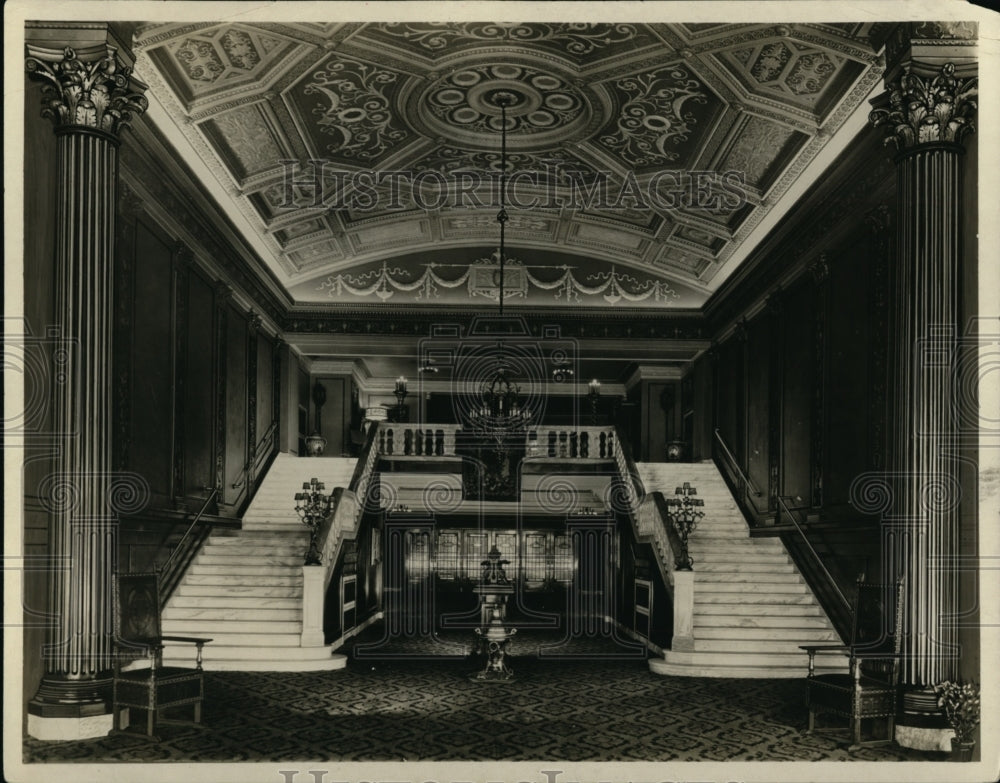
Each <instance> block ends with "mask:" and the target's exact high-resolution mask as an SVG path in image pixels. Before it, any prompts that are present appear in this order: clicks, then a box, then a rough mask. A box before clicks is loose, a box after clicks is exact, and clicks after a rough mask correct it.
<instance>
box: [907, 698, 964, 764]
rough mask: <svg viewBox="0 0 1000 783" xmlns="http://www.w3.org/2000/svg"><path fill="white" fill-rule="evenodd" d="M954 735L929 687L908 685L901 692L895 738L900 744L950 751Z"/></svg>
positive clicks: (922, 748) (917, 748)
mask: <svg viewBox="0 0 1000 783" xmlns="http://www.w3.org/2000/svg"><path fill="white" fill-rule="evenodd" d="M954 736H955V732H954V731H953V730H952V728H951V726H949V725H948V722H947V719H946V718H945V716H944V714H943V713H942V712H941V709H940V708H939V707H938V704H937V694H936V693H935V692H934V689H933V688H912V689H911V690H908V691H906V692H905V693H904V694H903V699H902V711H901V712H900V714H899V717H898V718H897V719H896V742H897V743H899V745H900V746H902V747H904V748H912V749H913V750H932V751H934V750H936V751H942V752H944V753H950V752H951V738H952V737H954Z"/></svg>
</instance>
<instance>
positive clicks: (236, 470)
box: [222, 304, 249, 506]
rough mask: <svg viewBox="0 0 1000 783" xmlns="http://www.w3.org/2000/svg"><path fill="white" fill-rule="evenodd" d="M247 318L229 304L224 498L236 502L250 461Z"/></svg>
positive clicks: (241, 490) (227, 321) (226, 501)
mask: <svg viewBox="0 0 1000 783" xmlns="http://www.w3.org/2000/svg"><path fill="white" fill-rule="evenodd" d="M247 328H248V324H247V318H246V316H245V314H244V313H242V312H240V310H239V309H237V308H236V307H235V306H234V305H232V304H230V305H228V306H227V307H226V331H225V350H226V375H225V379H226V380H225V383H226V408H227V410H226V448H225V455H226V468H225V479H224V484H223V486H222V489H223V495H222V497H223V502H224V503H225V504H226V505H228V506H235V505H236V503H237V502H238V501H239V499H240V497H242V495H243V483H242V482H243V468H244V466H245V465H246V461H247V448H248V446H247V444H248V437H247V434H248V433H247V429H248V424H249V417H248V413H247V412H248V410H249V399H248V393H247V387H248V385H249V384H248V383H247Z"/></svg>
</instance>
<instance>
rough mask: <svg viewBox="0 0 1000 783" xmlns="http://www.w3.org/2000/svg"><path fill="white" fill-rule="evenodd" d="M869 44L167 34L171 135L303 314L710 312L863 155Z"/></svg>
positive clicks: (532, 28)
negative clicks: (503, 262) (814, 188)
mask: <svg viewBox="0 0 1000 783" xmlns="http://www.w3.org/2000/svg"><path fill="white" fill-rule="evenodd" d="M870 32H871V31H870V29H869V26H868V25H863V24H850V23H848V24H808V25H806V24H784V25H773V24H759V25H753V24H750V25H748V24H739V25H737V24H700V25H699V24H669V25H667V24H601V23H595V24H552V23H524V24H497V23H470V22H465V23H446V24H432V23H419V22H400V23H356V24H341V23H330V24H316V23H301V24H295V23H260V24H256V23H254V24H244V23H225V24H209V23H205V24H180V23H177V24H148V25H143V26H141V27H140V28H139V30H138V32H137V35H136V50H137V53H138V62H137V75H138V76H139V78H141V79H143V80H145V81H146V82H148V84H149V85H150V90H149V94H150V98H151V104H152V106H151V110H150V113H149V114H150V118H151V120H152V121H153V122H155V123H156V124H157V125H158V127H159V128H160V129H161V131H162V132H163V133H164V135H166V136H167V138H168V139H170V140H171V142H172V143H173V144H174V146H175V147H176V149H177V150H178V151H179V152H180V154H181V155H182V156H183V157H184V158H185V159H186V161H187V163H188V164H189V166H190V168H191V169H192V170H193V171H195V173H196V174H197V175H198V176H199V177H201V178H202V180H203V183H204V185H205V186H206V188H207V189H208V190H209V192H211V193H213V194H214V195H215V196H216V197H217V198H218V200H219V201H220V204H221V206H222V207H223V209H224V210H225V211H226V212H227V213H228V214H229V216H230V217H231V218H232V219H233V221H234V224H236V225H237V226H238V227H239V228H240V229H241V230H242V231H243V232H244V233H245V234H246V235H247V239H248V241H250V242H251V244H252V245H253V247H254V248H255V249H256V250H257V252H258V253H259V254H260V256H261V258H262V259H263V260H264V262H265V263H266V264H268V265H269V267H270V268H271V270H272V272H273V273H274V275H275V277H276V278H277V279H278V280H279V281H280V283H281V284H282V285H283V286H284V287H285V288H286V290H287V291H288V293H289V296H290V297H291V298H292V300H293V301H294V302H295V303H296V304H298V305H302V306H308V307H310V308H312V309H315V308H322V306H323V305H324V304H334V303H337V304H344V303H347V304H363V303H365V302H373V303H402V304H406V305H409V306H421V305H424V304H427V305H442V304H443V305H466V306H470V307H480V308H481V307H482V305H483V304H484V303H485V302H488V301H491V300H495V299H496V296H497V283H496V274H495V272H496V257H495V255H494V252H495V250H496V246H497V242H498V238H499V228H498V225H497V222H496V213H497V206H498V191H497V188H496V175H497V174H498V173H499V169H500V164H499V158H500V155H499V146H500V122H501V120H500V112H499V109H498V108H497V106H496V105H495V104H494V102H493V98H494V96H495V94H496V93H497V92H498V91H504V92H506V93H508V94H509V95H510V96H512V103H511V106H510V108H509V109H508V127H507V137H508V162H509V164H510V165H509V169H508V171H509V174H510V176H511V177H512V182H511V184H510V189H509V191H508V196H507V203H508V212H509V214H510V220H509V222H508V223H507V227H506V238H507V257H508V260H509V261H510V265H511V272H510V274H509V275H507V277H506V282H505V298H506V300H507V301H508V303H509V304H510V305H511V306H513V307H515V308H516V307H517V306H518V305H519V304H523V305H530V306H534V307H563V306H588V307H590V306H597V307H606V308H614V307H619V306H627V307H634V308H651V309H653V310H656V311H663V310H669V309H671V308H675V309H688V308H697V307H700V306H701V305H702V304H703V303H704V302H705V300H706V299H707V298H708V296H709V295H710V294H711V293H712V292H713V291H714V290H715V289H716V288H717V287H718V286H719V285H720V284H721V282H722V281H723V280H724V279H725V278H726V277H727V276H728V274H729V273H730V272H731V271H732V269H733V268H735V266H736V265H737V264H738V263H739V261H740V260H741V259H742V258H743V257H745V256H746V255H747V254H748V253H749V250H750V249H751V248H752V246H753V245H754V244H755V243H756V242H757V241H759V239H760V238H761V236H762V233H763V232H764V231H766V230H767V229H768V227H769V226H770V225H771V224H773V222H774V221H775V220H776V219H777V218H778V217H779V216H780V215H781V214H782V213H783V212H784V211H785V210H786V209H787V207H788V205H789V204H790V203H791V202H792V201H793V200H794V199H795V198H797V197H798V195H799V194H800V193H801V192H802V190H803V189H804V188H805V186H806V185H807V184H808V182H809V181H811V180H813V179H814V178H815V177H816V176H817V168H818V167H821V166H822V165H825V162H827V161H828V160H829V159H830V158H831V156H832V155H833V154H835V153H836V152H837V151H838V150H839V149H842V148H843V146H844V145H845V144H846V143H847V142H848V141H849V140H850V137H851V136H852V135H853V134H854V133H855V132H856V130H857V121H856V118H857V117H858V116H860V115H861V113H863V112H865V110H866V98H867V97H868V95H869V93H870V92H871V91H872V90H873V88H874V87H875V86H876V84H877V82H878V80H879V77H880V76H881V72H882V68H881V65H880V62H879V57H878V56H877V54H876V52H875V47H873V45H872V44H871V43H870V42H869V33H870Z"/></svg>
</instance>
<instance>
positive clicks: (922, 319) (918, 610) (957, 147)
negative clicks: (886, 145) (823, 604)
mask: <svg viewBox="0 0 1000 783" xmlns="http://www.w3.org/2000/svg"><path fill="white" fill-rule="evenodd" d="M888 86H889V92H888V93H887V95H886V96H885V97H884V98H883V99H882V101H880V103H881V104H883V106H881V107H879V108H876V110H875V111H874V112H872V117H871V119H872V122H873V123H874V124H875V125H884V126H887V127H888V131H889V134H888V138H887V142H891V143H894V144H895V145H896V147H897V148H898V149H899V153H898V155H897V156H896V165H897V196H896V198H897V214H898V222H897V232H896V240H897V245H896V246H897V257H896V263H895V266H894V268H893V269H892V271H891V287H890V290H891V294H890V302H889V305H890V307H889V324H888V326H889V343H890V346H891V348H890V356H889V378H888V385H889V411H888V422H889V437H888V441H887V449H888V453H887V469H888V477H889V479H890V485H891V487H892V492H893V495H892V502H891V511H890V513H889V514H888V515H887V518H886V520H885V526H884V529H885V539H884V550H883V574H884V576H885V578H886V579H887V580H889V579H895V578H897V577H899V576H902V577H903V578H904V579H905V590H904V606H903V639H902V649H903V654H904V660H903V674H902V681H903V682H904V683H905V684H907V685H913V686H927V685H933V684H934V683H937V682H941V681H942V680H947V679H954V678H955V677H956V675H957V673H958V662H959V649H958V637H957V629H956V627H955V625H954V621H953V618H954V616H955V615H956V614H957V612H958V610H959V603H958V587H957V577H956V574H955V573H954V568H953V567H951V566H950V563H951V562H953V561H952V558H953V557H954V556H955V555H957V554H958V527H959V503H960V501H961V491H960V484H959V476H958V467H959V463H958V461H957V460H956V459H955V458H954V456H952V450H953V449H954V446H955V442H956V437H955V436H956V430H955V428H956V422H955V417H954V413H953V405H954V400H955V394H956V390H955V388H954V386H953V383H954V381H953V376H954V361H955V358H956V348H957V342H956V340H957V336H958V335H959V333H960V324H959V320H960V317H961V310H960V305H961V302H960V291H961V284H962V269H961V258H962V234H961V217H962V199H961V195H962V187H961V185H962V162H963V153H964V147H963V146H962V145H961V143H960V142H961V140H962V138H963V137H964V136H965V135H967V134H968V133H969V132H971V130H972V128H973V126H972V115H973V112H974V109H975V101H974V97H975V94H976V86H975V79H958V78H956V77H955V67H954V65H953V64H951V63H948V64H945V65H943V66H941V67H940V69H939V70H938V71H937V72H936V74H935V75H934V76H933V77H931V76H917V75H915V74H914V73H911V72H910V71H907V72H905V73H904V74H903V75H902V76H901V77H900V78H899V80H898V81H895V82H893V83H890V84H889V85H888ZM876 105H877V106H878V105H879V103H876Z"/></svg>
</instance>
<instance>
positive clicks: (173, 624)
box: [164, 618, 302, 643]
mask: <svg viewBox="0 0 1000 783" xmlns="http://www.w3.org/2000/svg"><path fill="white" fill-rule="evenodd" d="M167 627H169V628H170V630H169V631H164V634H165V635H167V636H211V637H212V638H213V639H214V638H215V637H216V636H218V635H219V634H221V633H226V634H231V633H232V634H249V635H254V634H258V635H260V636H261V637H262V641H261V643H266V639H267V637H268V636H271V635H281V634H301V633H302V623H301V622H299V621H288V622H282V621H278V620H259V621H254V620H233V621H226V623H225V624H224V625H221V624H220V623H219V621H218V620H187V619H184V618H177V619H170V621H169V623H165V624H164V628H167Z"/></svg>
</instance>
